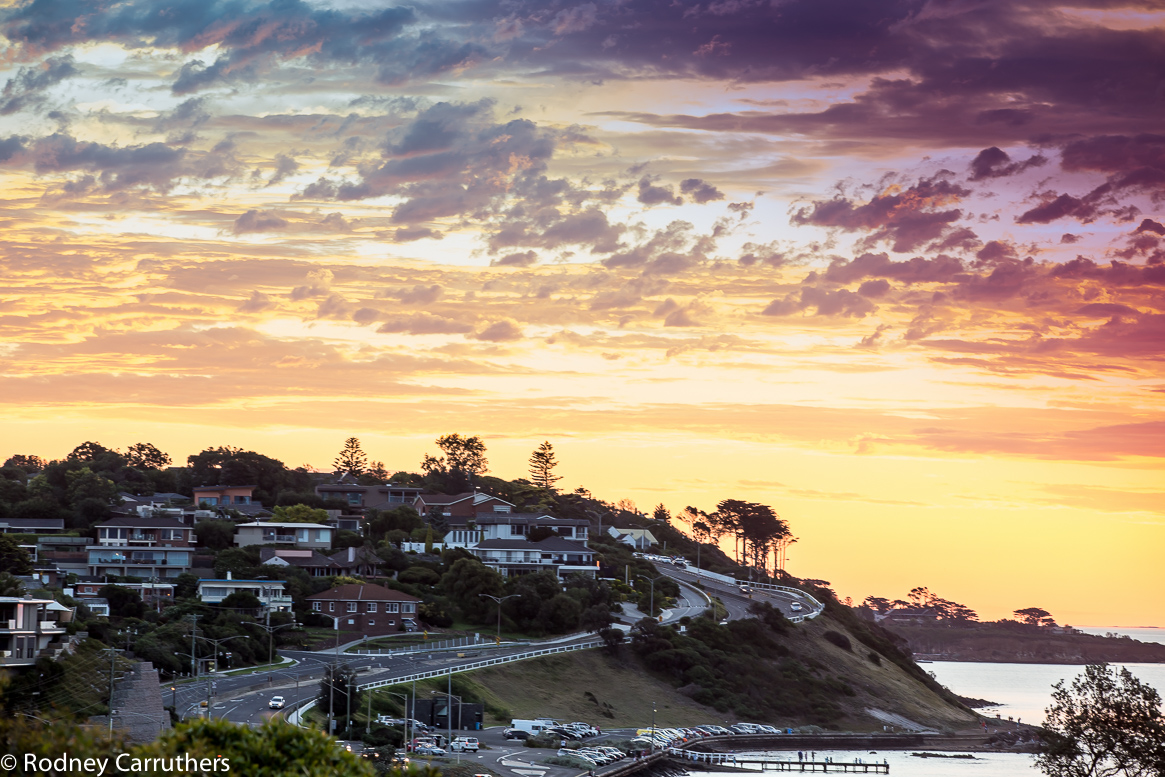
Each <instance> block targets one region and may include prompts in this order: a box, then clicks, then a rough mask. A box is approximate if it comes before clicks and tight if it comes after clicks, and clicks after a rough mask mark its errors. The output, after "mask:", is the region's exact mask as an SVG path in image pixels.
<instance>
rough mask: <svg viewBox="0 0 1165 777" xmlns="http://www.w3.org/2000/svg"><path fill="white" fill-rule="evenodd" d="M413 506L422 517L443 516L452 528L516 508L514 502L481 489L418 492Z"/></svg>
mask: <svg viewBox="0 0 1165 777" xmlns="http://www.w3.org/2000/svg"><path fill="white" fill-rule="evenodd" d="M413 507H414V508H415V509H416V511H417V512H418V513H420V514H421V516H422V517H427V516H429V515H431V514H433V513H437V514H439V515H441V516H443V517H444V518H445V520H446V521H447V522H448V524H449V526H450V528H453V527H465V526H466V525H467V524H468V523H469V522H470V521H476V520H477V519H478V518H479V517H482V516H485V515H494V514H497V513H510V512H513V510H514V505H513V503H512V502H507V501H506V500H504V499H499V498H498V497H496V496H490V495H489V494H483V493H481V492H480V491H467V492H465V493H463V494H453V495H449V494H418V495H417V497H416V499H415V500H414V501H413Z"/></svg>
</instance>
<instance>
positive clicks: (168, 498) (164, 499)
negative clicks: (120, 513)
mask: <svg viewBox="0 0 1165 777" xmlns="http://www.w3.org/2000/svg"><path fill="white" fill-rule="evenodd" d="M118 496H119V497H121V504H122V507H124V508H126V509H128V510H134V511H136V510H137V509H138V508H140V507H149V508H157V509H163V508H167V507H181V506H183V505H185V504H186V503H188V502H189V501H190V497H188V496H183V495H182V494H175V493H173V492H160V493H157V494H150V495H149V496H142V495H139V494H131V493H128V492H126V491H122V492H121V493H119V494H118Z"/></svg>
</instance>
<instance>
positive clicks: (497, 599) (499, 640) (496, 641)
mask: <svg viewBox="0 0 1165 777" xmlns="http://www.w3.org/2000/svg"><path fill="white" fill-rule="evenodd" d="M478 596H484V597H485V598H486V599H493V600H494V601H495V602H497V609H498V633H497V636H496V637H494V644H495V645H500V644H502V602H504V601H505V600H506V599H513V598H514V597H515V596H521V594H510V595H509V596H493V595H491V594H478Z"/></svg>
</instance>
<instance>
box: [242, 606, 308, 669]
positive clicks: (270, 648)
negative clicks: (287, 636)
mask: <svg viewBox="0 0 1165 777" xmlns="http://www.w3.org/2000/svg"><path fill="white" fill-rule="evenodd" d="M250 625H252V626H258V627H259V628H261V629H263V630H264V631H266V632H267V663H268V664H269V665H270V664H273V663H274V662H275V632H277V631H279V630H280V629H286V628H288V627H289V626H298V625H299V624H298V623H296V622H295V619H294V617H293V618H292V621H291V623H281V624H279V625H278V626H272V625H271V608H267V622H266V623H259V622H257V621H256V622H255V623H252V624H250Z"/></svg>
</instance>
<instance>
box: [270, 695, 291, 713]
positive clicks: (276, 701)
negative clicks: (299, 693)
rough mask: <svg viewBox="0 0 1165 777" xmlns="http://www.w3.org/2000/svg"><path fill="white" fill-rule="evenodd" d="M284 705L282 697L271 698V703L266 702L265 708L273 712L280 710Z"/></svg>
mask: <svg viewBox="0 0 1165 777" xmlns="http://www.w3.org/2000/svg"><path fill="white" fill-rule="evenodd" d="M286 703H287V702H286V701H285V700H284V699H283V697H282V696H272V697H271V701H269V702H267V706H268V708H270V709H273V710H281V709H283V705H284V704H286Z"/></svg>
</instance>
